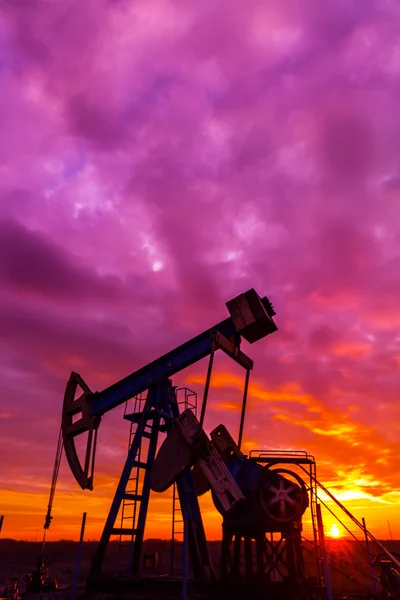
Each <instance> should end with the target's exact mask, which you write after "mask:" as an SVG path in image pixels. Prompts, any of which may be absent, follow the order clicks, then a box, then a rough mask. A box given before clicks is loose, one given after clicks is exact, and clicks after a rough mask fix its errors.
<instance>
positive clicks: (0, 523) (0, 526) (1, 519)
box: [0, 515, 4, 532]
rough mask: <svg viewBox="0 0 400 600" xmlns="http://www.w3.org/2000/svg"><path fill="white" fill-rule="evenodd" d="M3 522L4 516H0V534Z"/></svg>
mask: <svg viewBox="0 0 400 600" xmlns="http://www.w3.org/2000/svg"><path fill="white" fill-rule="evenodd" d="M3 521H4V515H1V516H0V532H1V529H2V527H3Z"/></svg>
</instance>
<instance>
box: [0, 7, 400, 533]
mask: <svg viewBox="0 0 400 600" xmlns="http://www.w3.org/2000/svg"><path fill="white" fill-rule="evenodd" d="M399 19H400V14H399V8H398V3H397V1H395V0H386V1H385V2H381V3H377V2H374V1H372V0H364V1H363V2H353V1H349V0H343V1H338V0H329V1H325V2H324V3H323V6H322V5H321V3H320V2H319V1H318V0H304V1H303V2H301V3H299V2H297V0H289V1H287V2H280V1H278V0H262V1H261V0H254V1H251V2H241V1H239V0H224V1H221V2H218V3H215V2H209V1H208V0H203V1H202V2H201V3H186V2H182V1H179V0H139V1H135V2H132V1H130V0H119V1H111V0H110V1H106V0H100V1H99V0H96V1H95V0H88V1H85V2H84V3H80V2H77V1H76V0H65V1H63V2H57V1H55V0H35V1H31V0H30V1H29V2H28V1H24V0H3V2H1V3H0V23H1V32H2V33H1V36H0V43H1V45H2V55H1V61H0V82H1V89H2V90H3V93H2V94H1V95H0V108H1V115H2V136H1V138H0V175H1V176H0V278H1V288H0V350H1V353H2V360H1V364H0V375H1V377H0V389H1V409H0V431H1V435H0V456H1V457H2V464H1V473H0V483H1V486H2V488H3V498H4V499H5V502H4V513H5V515H6V518H5V521H4V533H5V535H9V536H16V537H22V538H24V537H27V536H28V537H29V536H31V537H32V535H34V532H35V530H36V529H37V528H38V527H39V528H40V527H41V526H42V522H41V520H42V515H43V513H44V512H45V508H46V504H47V498H46V493H47V486H48V484H49V482H50V479H51V466H52V457H53V454H54V452H55V446H56V441H57V436H58V429H59V418H60V411H61V404H62V397H63V392H64V387H65V383H66V380H67V378H68V376H69V372H70V371H71V370H72V369H73V370H76V371H78V372H80V373H81V375H82V376H83V377H84V379H85V380H86V381H87V383H88V385H89V386H90V387H91V388H92V389H97V390H98V389H102V388H103V387H105V386H107V385H109V384H110V383H112V382H114V381H116V380H117V379H119V378H121V377H123V376H125V375H127V374H128V373H130V372H132V371H134V370H135V369H136V368H139V367H140V366H142V365H143V364H146V363H147V362H148V361H150V360H152V359H154V358H156V357H157V356H158V355H160V354H162V353H164V352H166V351H168V350H169V349H171V348H173V347H175V346H176V345H178V344H180V343H182V342H184V341H186V340H187V339H189V338H190V337H191V336H193V335H195V334H197V333H199V332H201V331H202V330H203V329H205V328H208V327H210V326H212V325H213V324H214V323H217V322H218V321H220V320H221V319H223V318H225V316H226V315H227V313H226V309H225V306H224V303H225V302H226V301H227V300H229V299H230V298H231V297H233V296H235V295H236V294H238V293H241V292H242V291H245V290H247V289H249V288H251V287H254V288H255V289H256V290H257V291H258V292H259V293H260V294H266V295H268V296H269V297H270V298H271V300H272V302H273V304H274V306H275V309H276V312H277V316H276V321H277V324H278V326H279V331H278V332H277V333H274V335H273V336H271V337H270V338H268V339H267V340H264V341H261V342H259V343H258V344H256V345H254V347H253V346H252V347H248V345H244V348H245V350H246V352H248V353H249V355H251V357H252V358H254V361H255V369H254V373H253V374H252V383H251V386H250V390H249V405H248V406H249V410H248V415H247V419H246V427H245V440H244V448H245V449H246V451H247V450H250V449H251V448H252V447H254V446H256V447H259V448H260V447H261V448H262V447H265V446H266V447H269V448H279V449H283V448H292V449H305V450H307V451H308V452H310V453H311V454H313V455H315V457H316V460H317V463H318V465H319V466H318V469H319V471H318V472H319V478H320V479H321V480H322V481H323V482H325V483H326V484H329V485H330V486H331V487H332V489H334V490H335V492H336V493H337V494H338V495H339V496H340V497H341V498H343V499H347V500H348V501H349V506H350V508H351V507H352V506H354V510H355V512H356V513H357V516H359V517H361V516H365V517H366V518H367V521H368V522H369V523H370V526H371V529H372V530H373V531H375V532H377V533H379V532H380V531H381V529H380V523H381V518H380V516H379V510H377V509H376V508H377V506H383V505H384V506H385V520H386V519H387V518H390V519H391V524H392V529H393V535H397V536H398V535H400V520H399V517H398V515H396V509H397V504H398V494H399V493H400V475H399V472H400V470H399V461H398V458H397V457H398V456H399V443H398V425H397V424H398V420H399V416H400V408H399V404H398V396H399V384H398V378H399V368H400V334H399V326H400V304H399V290H400V272H399V268H398V266H399V259H400V229H399V223H400V205H399V199H400V183H399V182H400V173H399V162H400V161H399V159H400V156H399V154H400V151H399V144H398V138H399V134H400V118H399V116H398V115H399V112H398V105H399V101H400V88H399V85H398V79H399V72H400V61H399V45H398V30H399ZM205 369H206V365H204V364H203V363H201V364H199V365H196V366H195V367H193V368H192V369H191V370H190V371H188V372H187V373H185V374H182V375H178V376H176V377H175V383H177V384H183V383H184V382H185V381H186V383H187V385H189V386H191V387H193V388H194V389H195V390H196V391H197V392H198V394H199V397H200V398H201V393H202V388H203V385H204V379H205ZM242 386H243V373H241V372H240V369H239V368H238V367H237V366H236V365H231V364H230V363H229V361H228V359H227V358H225V357H219V356H218V357H217V359H216V373H215V377H214V379H213V382H212V389H211V395H210V410H209V413H208V415H207V423H206V425H207V429H208V430H210V429H211V428H212V427H213V426H215V425H216V424H218V423H220V422H221V421H223V422H225V424H226V425H227V426H228V427H229V428H230V429H231V430H232V432H233V433H234V434H235V435H236V433H237V428H238V419H239V410H240V398H241V393H242V392H241V390H242ZM121 413H122V409H120V410H117V411H115V414H111V415H107V416H106V417H105V418H104V420H103V423H102V427H101V430H100V434H99V436H100V441H99V457H98V461H97V465H98V476H97V480H96V481H97V484H96V485H97V487H96V490H95V491H94V492H93V493H92V494H84V495H83V496H82V495H80V494H79V492H78V491H76V492H75V489H76V488H75V487H74V483H73V481H72V479H71V476H70V475H69V473H68V469H67V467H66V465H63V467H62V469H61V473H60V491H59V493H58V494H57V496H56V504H57V503H59V505H60V506H62V507H63V510H62V511H61V510H60V512H59V513H58V515H57V519H55V521H54V525H53V527H54V537H59V536H60V535H62V536H63V537H68V536H70V537H73V536H76V535H77V531H78V523H79V518H80V513H81V511H82V507H83V505H86V506H87V510H88V513H89V524H88V527H89V534H90V535H91V536H92V537H96V536H98V535H99V532H100V529H101V523H102V522H103V520H104V518H105V515H106V513H107V510H108V506H109V502H110V498H111V496H112V493H113V490H114V489H115V487H116V484H117V480H118V476H119V473H120V470H121V468H122V464H123V461H124V456H125V452H126V446H125V443H126V442H127V437H128V425H127V423H126V422H122V419H121V416H122V415H121ZM83 497H84V498H85V500H83V499H82V498H83ZM353 501H354V502H356V504H354V502H353ZM202 502H203V500H202ZM204 502H205V504H204V507H205V508H204V510H205V511H207V515H209V519H208V522H209V524H211V525H209V530H210V535H211V536H216V535H218V534H219V520H218V519H219V517H218V515H217V514H214V513H213V512H212V506H211V502H210V500H209V499H205V500H204ZM352 502H353V504H352ZM85 503H86V504H85ZM169 503H170V499H169V498H166V499H165V498H163V497H159V498H157V499H156V501H155V503H154V505H153V506H154V509H152V511H153V512H152V523H153V526H152V527H153V529H151V527H150V529H149V532H148V533H149V535H152V534H154V532H155V531H156V530H157V531H158V532H160V531H162V534H163V535H165V537H168V536H169V535H170V533H169V522H168V519H169V514H170V513H169V511H170V505H169ZM23 507H30V509H29V510H28V511H26V510H25V512H24V511H23ZM64 509H65V510H64ZM29 511H30V512H29ZM357 511H358V512H357ZM28 512H29V514H27V513H28ZM22 513H23V514H24V515H25V517H24V518H22V516H21V515H22ZM212 515H214V516H212ZM52 535H53V533H52Z"/></svg>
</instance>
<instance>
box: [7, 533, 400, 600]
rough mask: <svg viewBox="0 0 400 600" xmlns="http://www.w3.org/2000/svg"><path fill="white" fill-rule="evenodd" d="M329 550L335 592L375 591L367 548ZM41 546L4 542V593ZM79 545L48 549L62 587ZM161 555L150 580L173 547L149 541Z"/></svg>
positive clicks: (84, 571) (86, 565)
mask: <svg viewBox="0 0 400 600" xmlns="http://www.w3.org/2000/svg"><path fill="white" fill-rule="evenodd" d="M327 544H328V545H327V550H328V556H329V562H330V574H331V581H332V588H333V592H334V593H336V594H338V593H341V594H344V593H348V594H349V593H357V592H358V593H359V592H366V591H367V588H369V589H371V588H372V579H371V572H370V567H369V558H368V554H367V552H366V551H365V548H364V547H363V546H362V545H361V544H358V543H356V542H353V541H348V540H329V541H328V543H327ZM385 545H386V547H387V548H388V550H390V551H398V550H399V549H400V542H397V541H389V542H385ZM96 546H97V542H85V543H84V547H83V555H82V563H81V569H80V577H79V580H80V584H84V583H85V580H86V577H87V575H88V572H89V569H90V565H91V561H92V559H93V556H94V553H95V550H96ZM306 548H307V545H305V553H304V556H305V562H306V569H307V571H308V572H311V573H312V572H313V571H314V562H313V558H312V556H311V554H310V552H308V551H306ZM40 549H41V544H40V543H35V542H21V541H15V540H8V539H3V540H0V589H2V588H3V587H4V586H5V585H6V584H7V583H9V582H10V581H11V580H12V579H13V578H14V577H20V576H23V575H25V574H26V573H29V572H32V571H33V570H34V568H35V565H36V560H37V557H38V555H39V553H40ZM117 550H118V546H117V544H116V543H114V544H110V551H109V554H108V556H107V565H108V569H109V570H110V571H112V570H113V569H115V566H116V562H117V554H118V552H117ZM209 550H210V555H211V559H212V562H213V565H214V567H215V569H216V570H218V568H219V560H220V556H219V555H220V542H209ZM77 551H78V544H77V542H71V541H67V540H60V541H58V542H49V543H47V544H46V548H45V557H44V558H45V565H46V567H47V568H48V569H49V572H50V576H51V577H54V578H56V579H57V581H58V582H59V584H62V585H72V581H73V576H74V570H75V564H76V558H77ZM154 551H157V553H158V566H157V567H156V568H150V569H148V570H146V572H145V574H146V575H148V576H161V575H166V574H169V573H170V566H171V543H170V541H167V540H146V541H145V543H144V553H148V554H151V553H152V552H154ZM176 558H177V563H176V564H179V559H180V555H179V548H178V550H177V556H176Z"/></svg>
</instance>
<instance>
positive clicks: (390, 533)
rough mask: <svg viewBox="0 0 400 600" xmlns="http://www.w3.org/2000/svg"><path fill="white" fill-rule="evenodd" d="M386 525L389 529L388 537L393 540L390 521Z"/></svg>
mask: <svg viewBox="0 0 400 600" xmlns="http://www.w3.org/2000/svg"><path fill="white" fill-rule="evenodd" d="M387 524H388V528H389V535H390V539H391V540H393V536H392V529H391V527H390V521H388V522H387Z"/></svg>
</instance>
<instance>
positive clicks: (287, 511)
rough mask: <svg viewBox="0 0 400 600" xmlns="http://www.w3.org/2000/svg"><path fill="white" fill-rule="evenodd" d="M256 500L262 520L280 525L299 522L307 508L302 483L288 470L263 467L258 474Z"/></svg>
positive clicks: (306, 496)
mask: <svg viewBox="0 0 400 600" xmlns="http://www.w3.org/2000/svg"><path fill="white" fill-rule="evenodd" d="M284 475H286V477H284ZM287 476H290V478H291V479H289V478H288V477H287ZM293 480H294V481H293ZM256 500H257V504H258V506H259V508H260V509H261V513H262V518H263V520H267V521H270V522H275V523H281V524H285V523H286V524H289V523H292V522H294V521H297V520H299V519H300V518H301V516H302V515H303V513H304V511H305V510H306V508H307V506H308V494H307V490H306V486H305V484H304V481H303V480H302V479H301V477H299V475H297V474H296V473H293V471H289V470H288V469H273V470H271V469H269V468H268V467H265V468H264V469H263V470H262V472H261V474H260V481H259V484H258V487H257V491H256Z"/></svg>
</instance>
